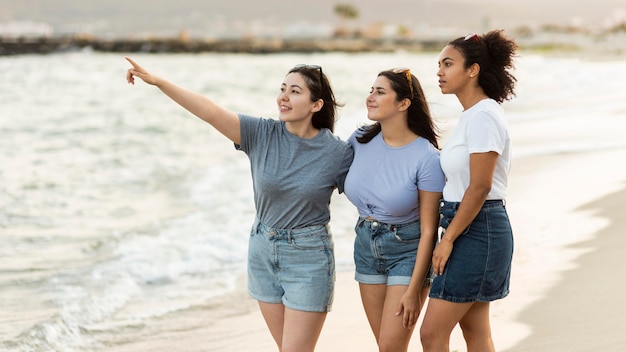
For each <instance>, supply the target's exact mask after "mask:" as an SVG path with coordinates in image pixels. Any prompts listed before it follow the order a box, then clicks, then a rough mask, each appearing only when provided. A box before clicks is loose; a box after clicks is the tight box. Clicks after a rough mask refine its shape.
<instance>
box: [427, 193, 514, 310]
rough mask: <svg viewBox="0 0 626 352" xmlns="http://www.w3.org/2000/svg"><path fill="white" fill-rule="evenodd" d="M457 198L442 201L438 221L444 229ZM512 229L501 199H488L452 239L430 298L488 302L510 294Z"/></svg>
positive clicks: (449, 219) (462, 301) (449, 220)
mask: <svg viewBox="0 0 626 352" xmlns="http://www.w3.org/2000/svg"><path fill="white" fill-rule="evenodd" d="M459 204H460V203H458V202H447V201H441V204H440V208H439V213H440V221H439V225H440V227H441V228H442V229H443V234H442V236H444V237H445V229H447V228H448V225H450V222H451V221H452V219H453V218H454V216H455V215H456V212H457V209H458V207H459ZM512 259H513V231H512V229H511V224H510V222H509V217H508V214H507V212H506V208H505V206H504V202H503V201H502V200H487V201H485V204H484V205H483V207H482V208H481V210H480V211H479V213H478V215H477V216H476V218H475V219H474V220H473V221H472V223H471V224H470V226H468V227H467V228H466V229H465V230H464V231H463V233H462V234H461V235H460V236H459V237H457V239H456V240H455V241H454V247H453V249H452V253H451V255H450V258H449V259H448V262H447V263H446V266H445V268H444V272H443V274H442V275H439V276H436V277H435V278H434V280H433V284H432V286H431V289H430V295H429V297H431V298H439V299H444V300H446V301H451V302H458V303H465V302H490V301H494V300H497V299H500V298H504V297H506V296H507V295H508V294H509V283H510V277H511V261H512Z"/></svg>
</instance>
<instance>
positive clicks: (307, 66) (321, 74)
mask: <svg viewBox="0 0 626 352" xmlns="http://www.w3.org/2000/svg"><path fill="white" fill-rule="evenodd" d="M303 68H306V69H307V70H320V84H321V85H323V84H324V80H323V79H322V78H323V73H322V66H319V65H306V64H298V65H296V66H294V67H293V69H292V70H301V69H303Z"/></svg>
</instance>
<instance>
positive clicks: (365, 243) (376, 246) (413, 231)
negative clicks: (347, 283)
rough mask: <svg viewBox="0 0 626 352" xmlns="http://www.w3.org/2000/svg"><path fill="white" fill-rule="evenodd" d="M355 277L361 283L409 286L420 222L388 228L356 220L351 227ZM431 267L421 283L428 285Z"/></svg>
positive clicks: (388, 226) (378, 223)
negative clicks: (353, 238)
mask: <svg viewBox="0 0 626 352" xmlns="http://www.w3.org/2000/svg"><path fill="white" fill-rule="evenodd" d="M354 230H355V231H356V239H355V240H354V264H355V266H356V273H355V276H354V278H355V279H356V281H358V282H359V283H362V284H372V285H376V284H387V286H393V285H408V284H409V282H410V281H411V276H412V275H413V268H415V257H416V255H417V246H418V244H419V241H420V222H419V220H416V221H413V222H409V223H406V224H402V225H391V224H386V223H383V222H379V221H377V220H366V219H364V218H359V220H358V221H357V224H356V226H355V228H354ZM431 278H432V268H430V269H429V270H428V274H427V275H426V278H425V280H424V286H428V285H430V282H431Z"/></svg>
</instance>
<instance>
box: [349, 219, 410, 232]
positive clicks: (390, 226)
mask: <svg viewBox="0 0 626 352" xmlns="http://www.w3.org/2000/svg"><path fill="white" fill-rule="evenodd" d="M416 222H419V219H417V220H413V221H410V222H407V223H404V224H389V223H386V222H382V221H378V220H376V219H371V218H363V217H361V218H359V222H358V225H359V226H361V225H363V224H365V223H370V224H371V226H373V227H379V228H386V229H396V228H399V227H404V226H408V225H412V224H414V223H416Z"/></svg>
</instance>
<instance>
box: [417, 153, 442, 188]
mask: <svg viewBox="0 0 626 352" xmlns="http://www.w3.org/2000/svg"><path fill="white" fill-rule="evenodd" d="M445 183H446V177H445V175H444V173H443V170H442V169H441V163H440V161H439V153H438V152H436V153H432V154H431V155H430V157H429V158H426V160H424V164H423V165H422V167H421V168H420V169H419V171H418V175H417V188H418V189H420V190H422V191H427V192H442V191H443V186H444V185H445Z"/></svg>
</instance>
